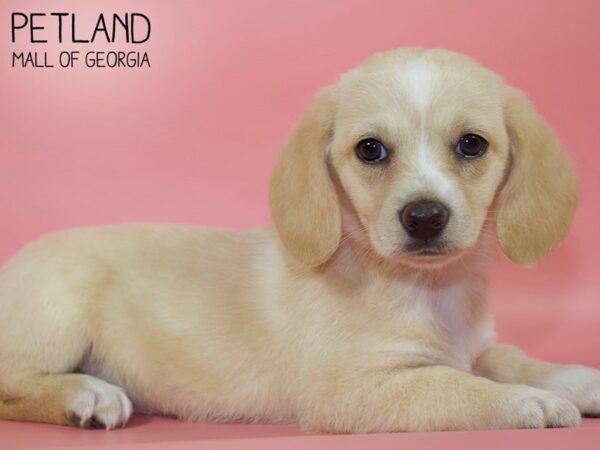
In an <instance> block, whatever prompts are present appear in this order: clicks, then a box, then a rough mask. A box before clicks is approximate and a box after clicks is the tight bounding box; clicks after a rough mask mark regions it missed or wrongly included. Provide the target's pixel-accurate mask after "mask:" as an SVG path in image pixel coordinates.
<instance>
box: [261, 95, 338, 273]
mask: <svg viewBox="0 0 600 450" xmlns="http://www.w3.org/2000/svg"><path fill="white" fill-rule="evenodd" d="M336 110H337V89H336V86H328V87H325V88H323V89H321V91H319V92H318V93H317V95H316V96H315V98H314V99H313V101H312V103H311V104H310V106H309V107H308V109H307V110H306V112H305V113H304V116H303V117H302V119H301V120H300V123H299V124H298V125H296V128H295V129H294V130H293V132H292V135H291V136H290V138H289V140H288V141H287V143H286V144H285V146H284V147H283V150H282V151H281V154H280V155H279V160H278V161H277V164H276V165H275V169H274V170H273V174H272V176H271V186H270V191H269V203H270V206H271V215H272V217H273V222H274V224H275V228H276V230H277V234H278V235H279V238H280V239H281V242H282V243H283V246H284V248H285V250H286V251H287V252H288V253H290V254H291V255H292V256H293V257H295V258H296V259H297V260H298V261H300V262H302V263H303V264H306V265H307V266H318V265H320V264H322V263H324V262H325V261H327V259H329V257H330V256H331V255H332V254H333V253H334V252H335V250H336V249H337V248H338V245H339V242H340V239H341V235H342V215H341V206H340V202H339V199H338V195H337V192H336V190H335V186H334V184H333V181H332V179H331V177H330V175H329V170H328V167H327V146H328V145H329V142H330V141H331V138H332V136H333V126H334V121H335V114H336Z"/></svg>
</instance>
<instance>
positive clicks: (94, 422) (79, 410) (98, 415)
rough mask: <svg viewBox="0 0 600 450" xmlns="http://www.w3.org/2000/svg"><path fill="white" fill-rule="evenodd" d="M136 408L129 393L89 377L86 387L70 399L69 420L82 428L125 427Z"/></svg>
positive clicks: (85, 383) (108, 428)
mask: <svg viewBox="0 0 600 450" xmlns="http://www.w3.org/2000/svg"><path fill="white" fill-rule="evenodd" d="M132 410H133V407H132V405H131V401H130V400H129V398H128V397H127V395H126V394H125V393H124V392H123V390H121V389H120V388H118V387H117V386H113V385H112V384H109V383H106V382H105V381H102V380H99V379H97V378H93V377H86V379H85V382H84V385H83V387H82V388H81V389H80V390H78V391H77V392H76V393H75V395H74V396H73V398H72V399H71V401H70V405H69V410H68V413H67V415H68V418H69V422H70V423H71V424H72V425H73V426H76V427H80V428H106V429H107V430H110V429H113V428H116V427H122V426H124V425H125V424H126V423H127V422H128V421H129V418H130V417H131V413H132Z"/></svg>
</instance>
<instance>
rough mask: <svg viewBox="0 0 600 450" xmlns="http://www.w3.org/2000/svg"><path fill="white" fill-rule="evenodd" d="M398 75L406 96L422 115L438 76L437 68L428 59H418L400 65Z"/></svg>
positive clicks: (426, 107) (427, 105) (425, 110)
mask: <svg viewBox="0 0 600 450" xmlns="http://www.w3.org/2000/svg"><path fill="white" fill-rule="evenodd" d="M399 75H400V80H401V82H402V84H403V85H404V88H405V89H406V93H407V94H408V98H409V99H410V101H411V102H412V103H413V104H414V105H415V106H416V107H417V108H418V109H419V112H420V113H421V114H422V115H424V114H425V113H426V112H427V109H428V107H429V104H430V101H431V94H432V91H433V88H434V85H435V83H436V80H437V78H438V76H439V70H438V68H437V67H436V66H435V65H433V64H432V63H430V62H429V61H426V60H423V59H419V60H416V61H412V62H410V63H408V64H407V65H404V66H403V67H401V68H400V73H399Z"/></svg>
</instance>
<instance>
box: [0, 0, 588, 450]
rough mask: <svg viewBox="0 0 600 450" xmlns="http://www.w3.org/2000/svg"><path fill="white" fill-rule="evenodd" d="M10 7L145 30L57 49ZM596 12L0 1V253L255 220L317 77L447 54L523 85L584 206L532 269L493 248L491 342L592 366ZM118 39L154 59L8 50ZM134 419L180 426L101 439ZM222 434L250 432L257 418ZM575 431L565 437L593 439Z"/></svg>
mask: <svg viewBox="0 0 600 450" xmlns="http://www.w3.org/2000/svg"><path fill="white" fill-rule="evenodd" d="M13 11H23V12H48V13H49V12H52V11H66V12H76V13H77V19H78V25H80V28H78V30H80V33H79V32H78V34H81V35H82V37H83V36H85V35H88V34H89V33H90V31H88V28H87V27H89V26H91V25H92V24H91V21H94V19H95V17H97V14H98V13H99V12H104V13H107V14H111V13H113V12H121V13H122V12H126V11H129V12H132V11H138V12H143V13H145V14H146V15H147V16H149V17H150V19H151V21H152V26H153V29H152V36H151V38H150V41H149V42H148V43H146V44H143V45H138V46H129V47H128V46H127V45H125V44H121V43H115V44H102V43H96V44H93V45H82V44H70V43H63V44H61V45H59V44H56V43H55V42H56V38H55V37H53V36H52V35H51V33H55V32H56V31H55V29H54V28H51V29H48V30H46V32H40V33H41V34H42V35H48V36H50V37H49V39H51V40H52V42H51V43H49V44H28V43H27V41H28V39H26V33H21V34H18V35H17V44H12V43H11V42H10V27H9V25H10V13H11V12H13ZM42 20H43V19H42ZM599 20H600V3H598V2H597V1H593V0H579V1H573V0H571V1H563V0H561V1H556V0H555V1H552V2H550V1H543V0H528V1H523V0H510V1H493V2H488V1H474V0H463V1H458V0H455V1H432V0H403V1H398V0H395V1H394V0H391V1H366V0H361V1H358V0H335V1H334V0H328V1H318V0H312V1H308V0H305V1H287V0H252V1H245V0H238V1H232V0H228V1H222V0H202V1H198V2H192V1H183V0H176V1H170V2H159V1H155V2H150V1H145V2H140V1H136V2H133V1H103V2H99V1H95V2H92V1H90V2H78V1H70V2H69V1H43V2H42V1H27V2H24V1H18V2H17V1H2V2H1V3H0V21H1V23H2V26H0V80H1V82H0V211H1V213H0V262H1V261H5V260H6V259H7V258H8V257H9V256H10V255H11V254H13V253H14V252H15V251H17V250H18V249H19V248H20V247H21V246H22V245H23V244H25V243H26V242H28V241H30V240H31V239H34V238H36V237H38V236H39V235H41V234H43V233H46V232H49V231H52V230H58V229H62V228H68V227H76V226H83V225H97V224H108V223H122V222H142V221H156V222H187V223H195V224H199V225H209V226H227V227H236V228H246V227H253V226H256V225H259V224H263V223H266V222H267V221H268V220H269V211H268V205H267V182H268V177H269V173H270V169H271V166H272V164H273V161H274V158H275V155H276V154H277V152H278V149H279V147H280V146H281V144H282V142H283V141H284V140H285V138H286V136H287V134H288V133H289V131H290V128H291V126H292V124H293V123H294V122H295V120H297V119H298V117H299V116H300V114H301V112H302V111H303V109H304V107H305V106H306V105H307V104H308V102H309V100H310V98H311V96H312V95H313V94H314V92H315V91H316V90H317V89H318V88H319V87H320V86H323V85H325V84H328V83H331V82H333V81H335V79H336V77H337V76H338V75H339V74H340V73H343V72H344V71H346V70H347V69H349V68H350V67H352V66H354V65H356V64H358V63H359V62H360V61H361V60H362V59H363V58H365V57H366V56H368V55H369V54H371V53H372V52H374V51H378V50H383V49H389V48H395V47H401V46H414V45H419V46H426V47H444V48H448V49H452V50H456V51H460V52H464V53H467V54H469V55H471V56H472V57H474V58H475V59H477V60H478V61H480V62H481V63H483V64H484V65H486V66H488V67H489V68H491V69H493V70H495V71H496V72H498V73H500V74H501V75H503V76H504V77H505V79H506V81H507V82H509V83H511V84H513V85H515V86H517V87H519V88H521V89H523V90H525V91H526V92H527V93H528V94H529V96H530V97H531V99H532V100H533V101H534V103H535V104H537V105H538V108H539V110H540V111H541V112H542V114H543V115H544V116H545V117H546V119H547V120H548V121H549V123H550V124H551V125H552V126H553V127H554V128H555V129H556V130H557V132H558V134H559V135H560V137H561V138H562V141H563V142H564V144H565V145H566V147H567V148H568V149H569V151H570V153H571V155H572V156H573V158H574V160H575V163H576V166H577V168H578V171H579V174H580V176H581V192H582V196H581V197H582V198H581V203H580V206H579V209H578V211H577V215H576V217H575V222H574V225H573V228H572V231H571V234H570V235H569V237H568V239H567V240H566V241H565V243H564V244H563V245H562V246H561V247H560V248H559V249H558V250H557V251H555V252H554V253H553V254H552V255H550V256H548V257H547V258H546V259H545V260H544V261H542V262H541V263H540V264H539V265H538V266H537V267H536V268H535V269H533V270H526V269H523V268H520V267H517V266H515V265H513V264H511V263H509V262H508V261H507V260H506V259H505V258H504V257H503V256H501V257H500V258H499V263H498V265H497V268H496V270H495V272H494V276H493V288H492V298H493V302H494V309H495V312H496V317H497V328H498V332H499V336H500V339H501V340H502V341H506V342H512V343H516V344H518V345H520V346H522V347H523V348H524V349H525V350H527V351H528V352H530V353H531V354H533V355H536V356H538V357H542V358H546V359H549V360H554V361H561V362H577V363H585V364H588V365H592V366H596V367H599V368H600V352H599V351H598V344H599V343H600V327H599V326H598V325H599V324H600V305H599V303H598V293H597V292H598V287H599V284H600V282H599V280H600V270H599V268H598V267H599V265H598V262H597V261H598V256H597V255H598V253H599V251H600V233H597V229H598V224H597V223H596V221H598V220H599V219H600V209H599V208H600V207H599V204H600V202H599V201H598V194H599V193H600V177H599V176H598V171H599V169H600V132H599V131H598V125H599V124H600V110H599V108H598V105H600V87H599V81H598V80H599V79H600V75H599V73H598V72H599V69H600V50H599V45H600V27H599V26H598V23H599ZM45 23H47V24H48V26H50V23H51V21H50V20H46V21H45ZM129 49H132V50H145V51H148V53H149V56H150V62H151V64H152V67H151V68H150V69H148V68H144V69H121V70H115V69H90V68H86V67H83V66H81V67H79V68H75V69H60V68H54V69H42V68H40V69H33V68H26V69H20V68H11V67H10V64H11V52H12V51H13V50H19V51H22V50H25V51H30V50H37V51H38V52H43V51H47V52H48V55H49V56H48V58H49V60H51V61H53V62H54V64H55V65H56V64H57V55H58V52H59V51H61V50H80V51H82V52H83V53H85V52H86V51H88V50H96V51H98V50H129ZM0 313H1V311H0ZM165 424H171V425H170V426H166V425H165ZM594 424H595V422H593V421H592V422H590V423H589V425H594ZM141 426H144V427H149V429H151V430H155V431H154V432H155V433H158V434H157V435H160V433H161V431H160V430H161V429H162V428H160V427H161V426H162V427H163V428H164V430H177V429H179V430H181V428H173V427H177V426H179V427H182V426H183V425H179V424H172V423H171V422H166V421H155V422H153V421H152V420H150V419H148V420H146V419H144V420H141V421H140V420H138V427H134V428H132V429H131V430H124V431H121V432H116V433H115V434H114V436H121V438H118V437H115V438H111V441H110V442H113V443H115V442H126V441H127V442H132V441H135V440H136V439H137V438H135V436H136V435H135V434H127V433H135V430H136V429H138V434H139V430H140V429H142V428H140V427H141ZM186 426H189V425H186ZM153 427H154V428H153ZM193 427H198V425H194V426H193ZM143 429H144V430H146V431H145V432H144V433H145V434H144V433H142V434H143V435H144V436H149V435H150V436H154V435H153V434H152V432H150V431H148V430H147V429H146V428H143ZM186 429H187V428H186ZM193 429H194V430H196V431H194V433H196V434H194V433H192V435H193V436H195V438H199V439H200V438H202V436H204V434H203V433H204V432H205V429H204V428H193ZM267 429H268V430H271V428H267ZM272 429H273V430H278V431H274V433H275V434H279V433H282V434H284V435H287V434H295V433H297V431H295V429H294V428H285V427H284V428H277V427H275V428H272ZM31 430H38V431H40V433H41V434H39V435H38V436H46V434H44V433H45V432H47V433H49V434H48V436H55V435H56V433H59V434H60V433H66V434H60V436H64V439H63V440H61V439H62V438H57V439H58V441H52V440H50V441H48V442H53V443H54V444H53V445H83V444H85V443H87V442H88V441H86V440H85V439H88V438H84V437H81V438H77V439H75V440H73V439H74V438H73V436H83V435H80V434H78V433H81V432H79V431H76V430H69V431H68V432H65V431H64V430H63V431H60V432H59V431H55V428H53V427H50V428H48V427H46V426H43V425H39V426H38V425H36V426H31V425H25V426H23V425H22V424H8V423H0V436H3V437H6V436H9V439H11V437H12V439H13V441H11V442H12V445H13V446H16V445H21V446H24V445H27V444H28V443H29V444H33V441H27V439H33V438H32V436H33V434H32V433H31ZM44 430H46V431H44ZM156 430H158V431H156ZM203 430H204V431H203ZM223 430H231V431H224V432H223V433H225V434H224V435H227V433H232V434H231V436H234V435H235V436H237V437H243V436H246V435H247V436H259V435H261V434H260V432H258V434H256V432H255V431H252V430H253V428H252V427H250V428H243V427H241V428H236V427H235V426H231V428H227V427H226V428H223ZM236 430H237V431H236ZM240 430H242V431H240ZM244 430H245V431H244ZM586 430H588V431H586V433H588V434H585V436H588V437H589V432H590V431H592V430H589V429H586ZM584 431H585V430H578V431H573V432H572V433H575V434H573V435H572V436H573V437H572V439H583V440H585V439H588V437H586V438H585V439H584V438H583V437H582V436H584V434H581V433H583V432H584ZM165 432H166V433H167V434H166V436H174V435H175V434H176V432H171V435H169V433H168V431H165ZM560 432H562V431H554V432H550V431H545V432H543V433H542V434H543V436H550V435H548V434H547V433H560ZM11 433H12V434H11ZM52 433H54V434H52ZM74 433H75V434H74ZM148 433H150V434H148ZM174 433H175V434H174ZM236 433H237V434H236ZM240 433H241V434H240ZM269 433H270V432H269ZM269 433H267V435H270V434H269ZM521 433H531V432H521ZM533 433H538V434H539V433H540V432H533ZM544 433H545V434H544ZM577 433H579V434H577ZM34 434H35V433H34ZM142 434H140V435H142ZM209 434H210V433H209ZM542 434H540V435H542ZM26 435H29V436H28V437H27V438H25V437H24V436H26ZM84 435H85V436H91V435H87V434H84ZM95 436H99V435H98V434H96V435H95ZM263 436H264V434H263ZM469 436H471V435H469ZM520 436H525V435H524V434H521V435H520ZM536 436H537V434H536ZM552 436H553V437H552V438H551V440H552V441H554V440H555V439H556V436H564V435H559V434H554V435H552ZM569 436H571V435H569ZM578 436H579V437H578ZM1 439H2V438H0V446H1V445H2V444H1ZM81 439H83V440H81ZM115 439H116V440H115ZM123 439H124V440H123ZM128 439H129V441H128ZM157 439H158V438H157ZM165 439H170V438H165ZM390 439H393V438H390ZM396 439H399V438H396ZM402 439H406V438H402ZM432 439H433V438H432ZM453 439H454V438H453ZM465 439H467V438H465ZM469 439H471V438H469ZM472 439H475V438H472ZM477 439H478V438H477ZM490 439H491V435H490ZM570 439H571V438H570ZM596 439H597V437H596ZM150 440H153V438H152V439H150ZM494 440H495V441H496V439H495V438H494ZM467 441H468V439H467ZM103 442H104V441H103ZM390 442H391V441H390ZM399 442H400V441H399ZM402 442H403V443H407V441H402ZM411 442H412V441H411ZM414 442H415V443H417V441H414ZM465 442H466V441H465ZM496 442H497V441H496ZM431 443H432V444H433V443H434V441H431ZM330 444H331V442H330ZM330 444H329V445H330ZM47 445H49V444H47ZM340 445H342V444H341V441H340ZM343 445H345V446H347V444H343ZM495 445H501V444H498V443H497V444H495ZM489 448H490V447H489Z"/></svg>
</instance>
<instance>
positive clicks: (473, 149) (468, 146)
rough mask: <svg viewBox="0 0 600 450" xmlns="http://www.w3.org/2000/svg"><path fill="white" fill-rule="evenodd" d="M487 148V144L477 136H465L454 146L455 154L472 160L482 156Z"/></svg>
mask: <svg viewBox="0 0 600 450" xmlns="http://www.w3.org/2000/svg"><path fill="white" fill-rule="evenodd" d="M487 148H488V142H487V141H486V140H485V139H484V138H482V137H481V136H479V135H477V134H465V135H464V136H463V137H461V138H460V139H459V141H458V144H456V153H458V154H459V155H460V156H462V157H464V158H467V159H472V158H478V157H479V156H481V155H483V154H484V153H485V151H486V150H487Z"/></svg>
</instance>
